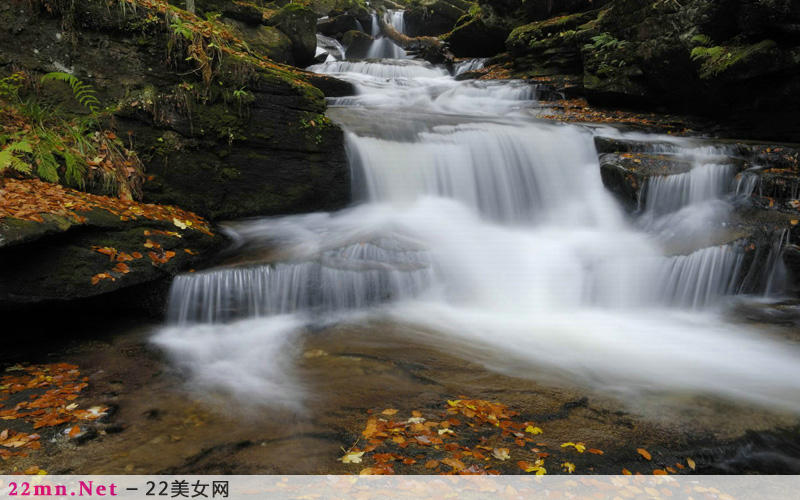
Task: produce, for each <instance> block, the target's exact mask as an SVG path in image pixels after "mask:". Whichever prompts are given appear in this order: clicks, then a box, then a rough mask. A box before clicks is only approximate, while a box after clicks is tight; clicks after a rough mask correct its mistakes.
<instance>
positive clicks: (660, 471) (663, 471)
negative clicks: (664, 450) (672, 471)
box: [653, 469, 669, 476]
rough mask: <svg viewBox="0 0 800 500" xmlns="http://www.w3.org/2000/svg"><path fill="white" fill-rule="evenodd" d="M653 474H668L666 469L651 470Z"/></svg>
mask: <svg viewBox="0 0 800 500" xmlns="http://www.w3.org/2000/svg"><path fill="white" fill-rule="evenodd" d="M653 475H654V476H668V475H669V474H667V471H665V470H664V469H656V470H654V471H653Z"/></svg>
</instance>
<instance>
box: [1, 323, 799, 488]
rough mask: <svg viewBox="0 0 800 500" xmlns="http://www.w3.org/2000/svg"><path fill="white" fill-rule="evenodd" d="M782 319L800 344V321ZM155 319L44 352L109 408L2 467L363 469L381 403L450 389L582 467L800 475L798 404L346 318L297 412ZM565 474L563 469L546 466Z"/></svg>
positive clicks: (319, 351)
mask: <svg viewBox="0 0 800 500" xmlns="http://www.w3.org/2000/svg"><path fill="white" fill-rule="evenodd" d="M770 328H772V329H774V330H775V333H776V334H777V335H779V336H783V338H785V339H787V340H789V341H794V342H796V341H797V337H798V335H797V331H796V328H795V327H775V326H772V327H770ZM157 329H158V325H155V324H145V325H138V326H134V327H131V326H124V327H121V328H120V330H119V331H118V332H116V333H111V334H109V335H108V336H106V337H105V338H104V339H103V340H92V339H83V340H80V341H77V342H75V343H73V344H72V345H69V346H64V347H59V348H58V349H57V350H56V351H55V352H52V353H50V354H49V355H47V356H46V359H37V360H35V361H37V362H48V363H56V362H67V363H74V364H76V365H78V366H79V367H80V370H81V372H82V373H83V374H84V375H87V376H88V377H89V387H88V389H86V390H85V391H84V392H83V393H82V394H81V397H80V398H79V399H78V400H77V401H76V402H77V403H78V404H80V405H82V406H90V405H96V404H100V405H105V406H108V407H109V408H110V409H111V410H110V411H109V415H108V416H107V417H106V418H105V419H103V420H101V421H99V422H97V423H96V424H94V427H93V428H92V429H90V430H89V432H87V433H86V435H85V437H82V438H81V439H69V438H68V437H66V436H64V435H63V433H61V434H59V433H58V432H51V433H49V434H46V433H42V434H43V442H42V445H43V446H42V448H41V450H37V451H35V452H32V453H30V454H29V456H28V457H24V458H22V457H13V458H12V459H9V460H6V461H3V462H0V473H13V472H18V471H22V470H25V469H27V468H29V467H31V466H33V465H36V466H38V467H39V468H41V469H44V470H46V471H48V473H51V474H57V473H62V474H66V473H69V474H155V473H172V474H189V473H193V474H211V473H215V474H216V473H220V474H331V473H333V474H336V473H341V474H357V473H359V471H360V470H362V469H363V468H364V467H365V465H366V462H367V461H366V460H365V462H364V463H361V464H345V463H342V462H341V461H339V458H340V457H341V456H342V455H343V454H344V450H349V449H350V448H351V447H353V445H354V444H356V443H358V442H359V441H360V440H362V439H363V437H362V431H363V430H364V427H365V424H366V422H367V420H368V418H369V417H370V416H371V415H379V414H380V412H381V411H382V410H384V409H396V410H398V412H397V417H398V418H400V417H401V416H402V417H403V418H408V417H410V416H411V412H412V411H415V410H416V411H420V412H422V413H423V414H425V415H426V416H430V415H434V416H435V415H444V410H445V409H446V408H447V401H448V400H452V399H456V398H459V397H466V398H469V399H481V400H487V401H494V402H499V403H502V404H505V405H507V406H508V407H509V408H510V409H511V410H513V411H516V412H519V418H520V419H523V420H526V421H531V422H535V423H536V424H537V425H538V426H539V427H540V428H541V429H542V431H543V433H542V434H540V435H538V436H536V440H537V443H536V446H537V447H539V448H537V449H541V450H546V451H548V452H550V453H551V455H552V456H551V460H552V461H553V462H555V463H559V462H561V461H570V462H572V463H574V464H575V465H576V472H577V473H613V474H619V473H620V472H621V471H622V469H623V468H624V469H627V470H629V471H631V472H632V473H637V472H639V473H643V474H651V473H652V471H653V470H656V469H664V468H666V467H669V466H672V467H673V468H675V465H674V464H678V463H680V464H686V463H687V461H686V459H687V458H691V459H692V460H693V461H694V463H695V464H696V470H695V472H699V473H749V472H758V473H800V419H798V417H797V416H795V415H790V414H783V413H776V412H770V411H766V410H763V409H759V408H754V407H750V406H745V405H737V404H733V403H730V402H725V401H720V400H716V399H713V398H709V397H701V396H689V395H675V394H672V395H668V396H667V395H659V394H653V395H648V396H646V397H641V396H640V397H637V398H635V399H633V400H625V399H624V398H620V397H617V396H611V395H609V394H604V393H598V392H596V391H589V390H587V389H585V388H581V387H578V386H574V385H570V384H569V383H568V382H566V381H560V380H559V379H558V377H557V376H556V377H554V376H553V375H552V374H550V375H547V374H537V373H536V372H532V371H531V372H526V373H524V374H519V376H516V375H517V374H498V373H495V372H492V371H489V370H487V369H486V368H484V367H483V366H482V365H481V364H479V363H476V362H472V361H470V360H469V358H466V359H465V356H464V355H463V352H460V353H459V354H458V355H456V354H455V353H453V352H450V351H448V350H447V349H445V348H444V347H443V346H438V347H436V344H435V343H433V344H431V343H430V342H422V341H419V340H418V339H420V338H421V337H420V335H419V332H412V331H410V329H409V328H408V327H400V326H397V325H387V324H369V325H361V326H344V325H340V326H333V327H327V328H323V329H318V330H316V331H308V332H306V333H304V334H302V335H301V336H299V337H298V338H297V339H296V345H295V347H297V351H296V352H297V356H296V357H297V359H296V360H295V366H296V371H295V373H294V376H295V377H297V379H298V380H299V382H300V384H301V387H302V391H301V392H302V397H300V398H299V400H300V401H301V402H300V406H299V408H301V409H293V410H289V409H286V408H285V407H281V406H280V405H279V404H277V403H274V404H273V402H271V401H256V400H254V399H255V398H254V399H252V400H241V399H238V400H234V399H230V398H229V397H228V396H226V395H224V394H212V393H209V392H207V391H202V390H197V389H193V388H192V386H191V384H188V383H187V382H188V380H187V379H186V377H185V374H184V373H182V372H181V371H180V370H177V369H176V368H174V366H173V364H172V363H171V362H170V360H168V359H166V358H165V356H164V354H163V353H162V352H161V351H160V350H159V348H158V347H157V346H155V345H153V344H152V343H151V342H150V338H151V337H152V335H153V333H154V332H155V331H157ZM464 352H466V351H464ZM270 362H271V360H268V359H265V360H264V363H270ZM540 375H541V376H540ZM287 396H291V395H287ZM565 442H581V443H585V444H586V446H587V447H589V448H594V449H599V450H603V454H602V455H597V454H590V453H580V454H579V453H576V452H575V451H574V449H571V448H562V447H561V446H560V445H561V444H562V443H565ZM467 444H468V445H469V443H467ZM475 444H477V443H472V445H475ZM637 448H642V449H645V450H647V451H648V452H649V453H650V454H651V455H652V459H651V460H646V459H645V458H644V457H643V456H642V455H641V454H640V453H638V452H637V451H636V450H637ZM405 452H406V453H409V454H410V453H413V454H414V456H415V457H417V461H416V464H414V465H402V464H400V465H399V466H398V467H395V472H396V473H408V474H424V473H429V472H430V471H429V470H427V469H425V468H424V466H423V464H425V463H426V459H427V458H431V457H434V458H441V456H442V450H441V449H434V447H429V448H427V449H414V450H405ZM511 453H512V460H509V461H504V462H500V463H494V464H490V465H492V467H493V468H494V469H495V470H498V471H499V472H502V473H522V472H523V471H522V470H520V469H519V468H518V467H516V466H515V465H513V464H514V462H515V460H514V459H515V454H517V453H516V452H515V451H514V449H513V448H512V450H511ZM364 458H365V459H366V458H367V457H366V456H365V457H364ZM676 470H677V472H678V473H689V472H692V471H691V469H690V468H689V467H685V468H684V469H683V470H679V469H676ZM558 472H564V471H563V470H559V468H558V467H557V466H556V467H549V468H548V473H558Z"/></svg>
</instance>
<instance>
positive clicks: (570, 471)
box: [561, 462, 575, 474]
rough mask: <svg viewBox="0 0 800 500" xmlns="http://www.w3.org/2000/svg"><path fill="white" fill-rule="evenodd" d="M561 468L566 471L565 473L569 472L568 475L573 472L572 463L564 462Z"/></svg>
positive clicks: (573, 465)
mask: <svg viewBox="0 0 800 500" xmlns="http://www.w3.org/2000/svg"><path fill="white" fill-rule="evenodd" d="M561 467H562V468H563V469H566V470H567V472H569V473H570V474H572V473H573V472H575V464H573V463H572V462H564V463H563V464H561Z"/></svg>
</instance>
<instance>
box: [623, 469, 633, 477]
mask: <svg viewBox="0 0 800 500" xmlns="http://www.w3.org/2000/svg"><path fill="white" fill-rule="evenodd" d="M622 474H623V475H625V476H631V475H632V474H631V471H629V470H628V469H622Z"/></svg>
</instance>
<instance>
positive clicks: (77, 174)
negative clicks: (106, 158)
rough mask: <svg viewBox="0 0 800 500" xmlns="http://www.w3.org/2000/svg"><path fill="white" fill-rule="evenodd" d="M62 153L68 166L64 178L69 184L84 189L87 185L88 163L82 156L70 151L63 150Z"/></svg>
mask: <svg viewBox="0 0 800 500" xmlns="http://www.w3.org/2000/svg"><path fill="white" fill-rule="evenodd" d="M61 154H62V156H63V157H64V166H65V167H66V168H65V169H64V179H65V180H66V181H67V184H68V185H70V186H75V187H78V188H80V189H83V188H84V187H85V185H86V180H85V179H86V164H85V163H84V162H83V160H82V159H81V158H80V157H78V156H75V155H74V154H72V153H70V152H69V151H63V152H62V153H61Z"/></svg>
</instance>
